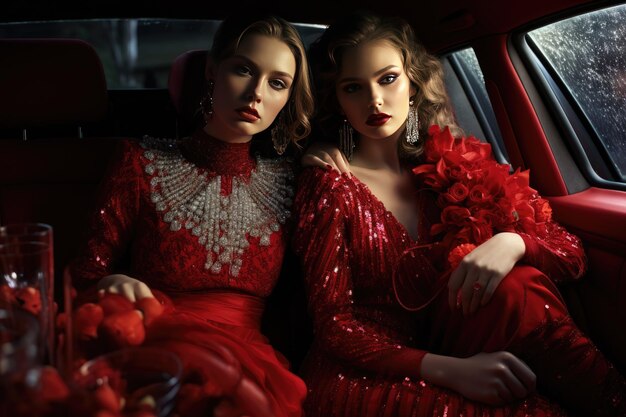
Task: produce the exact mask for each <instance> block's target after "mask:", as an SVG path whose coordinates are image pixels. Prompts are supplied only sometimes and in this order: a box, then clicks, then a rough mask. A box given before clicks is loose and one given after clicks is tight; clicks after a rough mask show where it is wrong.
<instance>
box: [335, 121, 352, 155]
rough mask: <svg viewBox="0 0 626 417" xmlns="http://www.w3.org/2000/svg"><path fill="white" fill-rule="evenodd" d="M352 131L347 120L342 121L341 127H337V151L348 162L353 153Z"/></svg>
mask: <svg viewBox="0 0 626 417" xmlns="http://www.w3.org/2000/svg"><path fill="white" fill-rule="evenodd" d="M353 133H354V129H353V128H352V126H351V125H350V122H348V119H345V118H344V119H343V122H342V123H341V126H339V150H341V152H343V154H344V155H345V156H346V158H348V161H350V160H351V159H352V154H353V152H354V138H353Z"/></svg>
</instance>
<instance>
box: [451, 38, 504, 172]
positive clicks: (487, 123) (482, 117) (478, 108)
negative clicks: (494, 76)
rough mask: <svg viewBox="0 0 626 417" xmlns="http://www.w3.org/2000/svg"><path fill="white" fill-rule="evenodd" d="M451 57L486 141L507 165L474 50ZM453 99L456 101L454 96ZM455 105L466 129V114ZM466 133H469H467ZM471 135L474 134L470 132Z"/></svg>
mask: <svg viewBox="0 0 626 417" xmlns="http://www.w3.org/2000/svg"><path fill="white" fill-rule="evenodd" d="M449 57H450V58H452V62H453V64H455V70H456V71H457V72H458V73H459V74H462V77H460V78H461V83H462V84H463V88H464V89H465V96H466V97H467V98H468V100H469V101H470V104H471V106H472V108H473V111H472V113H473V117H475V118H476V119H477V122H478V123H479V124H480V126H481V131H482V132H484V133H483V134H484V136H485V137H484V139H487V140H488V141H489V142H491V144H492V146H493V153H494V156H495V157H496V159H497V160H498V161H500V162H502V163H506V162H507V161H508V155H507V152H506V147H505V146H504V143H503V141H502V135H501V133H500V129H499V128H498V122H497V120H496V116H495V114H494V112H493V107H492V106H491V101H490V100H489V95H488V94H487V88H486V86H485V77H484V76H483V72H482V70H481V68H480V64H479V63H478V58H477V57H476V53H475V52H474V49H473V48H465V49H461V50H459V51H456V52H453V53H451V54H450V55H449ZM447 88H448V90H449V91H448V92H449V93H451V92H452V91H451V89H450V86H449V85H448V86H447ZM452 98H453V99H454V94H453V97H452ZM454 104H455V111H456V116H457V119H459V123H461V126H462V127H463V128H464V129H466V127H465V126H464V125H463V118H464V113H465V112H464V111H463V109H462V108H460V107H459V106H458V103H454ZM466 130H467V129H466ZM466 133H468V132H467V131H466ZM469 133H474V132H473V131H472V130H470V131H469Z"/></svg>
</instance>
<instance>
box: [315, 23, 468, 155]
mask: <svg viewBox="0 0 626 417" xmlns="http://www.w3.org/2000/svg"><path fill="white" fill-rule="evenodd" d="M378 40H381V41H385V42H387V43H388V44H390V45H391V46H393V47H395V48H396V49H397V50H398V52H399V53H400V55H401V56H402V61H403V64H404V71H405V73H406V74H407V76H408V78H409V79H410V80H411V84H412V85H413V87H415V89H416V93H415V96H413V97H412V98H413V99H414V100H415V104H414V105H415V106H417V109H418V118H419V121H420V141H419V142H418V143H416V144H415V145H410V144H408V143H407V142H406V141H404V140H401V141H398V147H399V148H398V152H399V154H400V157H401V158H402V159H405V160H415V159H417V158H418V157H419V156H420V155H421V153H422V152H423V148H424V139H425V138H426V137H427V135H428V128H429V127H430V126H431V125H433V124H436V125H439V126H441V127H444V126H449V127H450V130H451V132H452V134H453V135H455V136H461V135H462V134H463V131H462V130H461V128H460V127H459V126H458V125H457V124H456V121H455V118H454V113H453V111H452V105H451V103H450V99H449V97H448V94H447V92H446V88H445V83H444V75H443V67H442V65H441V63H440V62H439V60H438V59H437V58H436V57H435V56H433V55H431V54H429V53H428V52H427V51H426V48H425V47H424V46H423V45H422V44H421V43H420V42H419V41H418V40H417V38H416V37H415V34H414V32H413V29H412V28H411V26H410V25H409V24H408V23H407V22H406V21H405V20H404V19H401V18H397V17H382V16H377V15H374V14H371V13H368V12H357V13H353V14H351V15H348V16H345V17H343V18H342V19H340V20H338V21H337V22H335V23H334V24H333V25H331V26H330V27H329V28H328V29H327V30H326V31H325V32H324V34H323V35H322V37H321V38H320V39H318V40H317V41H316V43H315V44H313V45H312V46H311V49H310V51H309V56H310V59H311V62H312V65H313V74H314V80H315V84H316V87H317V91H316V93H317V99H318V101H319V111H318V115H317V116H318V122H319V126H320V128H321V130H322V134H323V135H325V136H326V137H336V136H337V134H336V132H337V129H338V128H339V123H341V121H342V118H341V117H339V113H340V110H341V109H340V107H339V103H338V101H337V96H336V93H335V83H336V81H337V77H338V74H339V72H340V70H341V62H342V58H343V55H344V53H345V51H346V50H348V49H350V48H354V47H356V46H358V45H360V44H363V43H366V42H371V41H378ZM331 132H332V133H331Z"/></svg>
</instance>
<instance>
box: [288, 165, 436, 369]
mask: <svg viewBox="0 0 626 417" xmlns="http://www.w3.org/2000/svg"><path fill="white" fill-rule="evenodd" d="M349 181H350V180H349V179H347V178H346V177H342V176H339V175H338V174H336V173H334V172H332V171H323V170H321V169H308V170H305V171H304V172H303V173H302V175H301V178H300V182H299V187H298V193H297V196H296V200H295V216H296V221H297V228H296V230H295V233H294V236H293V246H294V251H295V252H296V254H297V255H298V256H299V257H300V259H301V263H302V267H303V273H304V279H305V281H306V288H307V295H308V303H309V311H310V313H311V315H312V317H313V325H314V331H315V335H316V340H317V343H318V344H319V345H320V346H321V348H322V349H323V350H325V351H326V352H327V353H328V354H329V355H330V356H332V357H334V358H336V359H338V360H340V361H343V362H344V363H346V364H350V365H352V366H355V367H359V368H362V369H367V370H371V371H374V372H378V373H384V374H395V375H401V376H409V377H419V374H420V372H419V369H420V364H421V360H422V358H423V356H424V355H425V353H426V352H424V351H421V350H418V349H414V348H411V347H409V346H407V345H404V344H400V343H399V342H398V340H399V339H398V338H397V337H395V336H393V332H392V331H391V330H389V329H385V328H384V326H380V325H378V324H377V323H375V322H374V321H373V320H371V315H372V309H373V307H371V306H368V305H367V304H363V305H362V304H361V303H360V302H359V300H357V299H356V298H355V288H354V283H353V273H352V262H354V261H358V260H355V259H352V257H359V256H367V254H365V253H352V252H351V249H350V246H349V244H348V236H347V232H348V230H349V229H350V228H351V227H358V225H354V224H350V222H351V221H352V222H358V221H359V220H358V218H355V217H354V216H351V215H350V212H349V208H348V204H349V203H348V200H349V199H350V197H349V196H348V194H349V193H351V191H350V187H349V184H348V183H349ZM362 209H363V210H364V211H367V208H366V207H363V208H362ZM359 210H360V208H359ZM372 273H374V272H373V271H372ZM368 310H369V311H368Z"/></svg>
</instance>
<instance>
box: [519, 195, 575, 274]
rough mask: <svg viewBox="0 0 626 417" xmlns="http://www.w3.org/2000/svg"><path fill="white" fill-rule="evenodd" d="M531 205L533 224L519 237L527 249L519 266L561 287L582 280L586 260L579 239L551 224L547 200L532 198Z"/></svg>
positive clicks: (555, 224) (550, 213)
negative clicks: (564, 283)
mask: <svg viewBox="0 0 626 417" xmlns="http://www.w3.org/2000/svg"><path fill="white" fill-rule="evenodd" d="M530 205H531V206H532V207H533V208H534V210H535V220H536V224H535V225H534V227H531V228H530V230H529V231H527V232H523V231H520V232H519V235H520V236H521V237H522V239H523V240H524V244H525V245H526V253H525V255H524V257H523V258H522V262H523V263H525V264H528V265H531V266H534V267H535V268H537V269H539V270H540V271H541V272H543V273H544V274H546V275H547V276H549V277H550V278H551V279H552V280H553V281H554V282H557V283H561V282H565V281H568V280H571V279H578V278H580V277H582V275H583V274H584V272H585V269H586V256H585V252H584V250H583V247H582V244H581V241H580V239H579V238H578V237H577V236H575V235H573V234H571V233H569V232H568V231H567V230H565V228H563V227H562V226H561V225H559V224H558V223H556V222H555V221H554V220H552V209H551V208H550V205H549V203H548V201H547V200H545V199H543V198H541V197H534V198H532V199H531V201H530Z"/></svg>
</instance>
